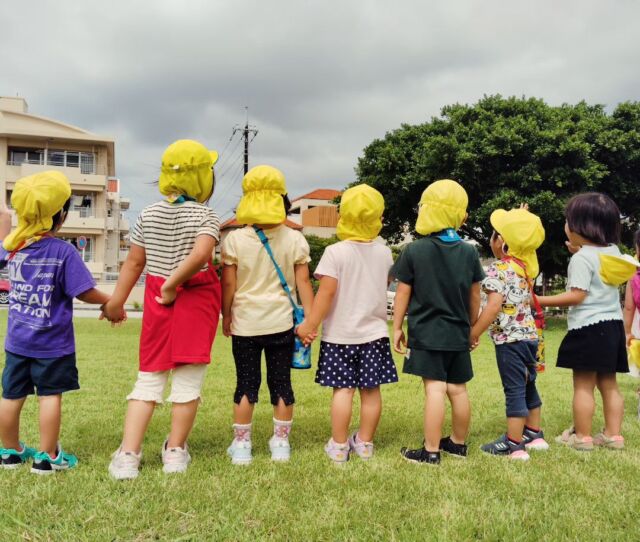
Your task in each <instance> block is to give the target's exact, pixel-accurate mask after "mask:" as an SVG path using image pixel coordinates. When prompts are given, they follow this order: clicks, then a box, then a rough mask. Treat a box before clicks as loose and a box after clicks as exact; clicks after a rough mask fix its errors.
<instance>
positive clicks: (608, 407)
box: [597, 373, 624, 437]
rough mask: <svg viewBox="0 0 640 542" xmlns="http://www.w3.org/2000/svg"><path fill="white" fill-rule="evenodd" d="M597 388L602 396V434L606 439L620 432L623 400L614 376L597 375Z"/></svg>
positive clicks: (613, 374)
mask: <svg viewBox="0 0 640 542" xmlns="http://www.w3.org/2000/svg"><path fill="white" fill-rule="evenodd" d="M597 386H598V390H600V394H601V395H602V406H603V410H604V434H605V435H606V436H607V437H613V436H615V435H619V434H620V433H621V432H622V418H623V417H624V399H623V398H622V394H621V393H620V390H619V389H618V382H617V380H616V374H615V373H612V374H599V375H598V376H597Z"/></svg>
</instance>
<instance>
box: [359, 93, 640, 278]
mask: <svg viewBox="0 0 640 542" xmlns="http://www.w3.org/2000/svg"><path fill="white" fill-rule="evenodd" d="M356 173H357V177H358V183H361V182H365V183H367V184H369V185H371V186H373V187H375V188H377V189H378V190H379V191H380V192H382V194H383V195H384V197H385V205H386V208H385V217H384V218H385V223H384V228H383V231H382V235H384V236H385V237H387V238H388V239H390V240H392V241H399V240H400V239H401V238H402V236H403V234H404V232H405V231H406V229H407V227H408V228H409V231H411V232H412V233H415V230H414V229H413V228H414V226H415V218H416V214H417V204H418V201H419V199H420V195H421V193H422V191H423V190H424V189H425V188H426V187H427V186H428V185H429V184H430V183H431V182H433V181H435V180H438V179H445V178H449V179H454V180H457V181H458V182H460V183H461V184H462V185H463V186H464V187H465V189H466V191H467V193H468V194H469V208H468V212H469V218H468V220H467V223H466V224H465V226H463V228H462V230H463V233H464V234H465V235H467V236H468V237H470V238H471V239H474V240H476V241H478V242H479V243H480V244H481V245H482V246H483V247H484V248H485V249H488V240H489V237H490V236H491V225H490V224H489V215H490V214H491V212H492V211H493V210H494V209H497V208H501V207H502V208H511V207H513V206H516V205H518V204H519V203H521V202H526V203H528V204H529V208H530V209H531V211H532V212H534V213H536V214H538V215H539V216H540V217H541V219H542V221H543V224H544V226H545V230H546V241H545V243H544V244H543V246H542V247H541V249H540V250H539V259H540V266H541V270H542V271H543V272H545V273H546V274H547V275H548V276H552V275H554V274H557V273H562V272H564V271H565V269H566V264H567V258H568V256H569V255H568V253H567V251H566V250H565V248H564V240H565V236H564V231H563V227H564V206H565V203H566V201H567V200H568V199H569V198H570V197H571V196H573V195H574V194H577V193H579V192H585V191H598V192H603V193H605V194H608V195H609V196H611V197H612V198H613V199H614V201H616V203H617V204H618V205H619V207H620V209H621V212H622V214H623V216H625V217H626V219H627V220H625V235H626V237H625V239H626V240H627V241H628V240H629V239H630V236H629V232H630V231H631V230H632V229H634V228H636V227H637V225H638V218H639V217H640V197H638V190H637V188H636V187H637V184H636V183H637V180H638V176H639V175H640V103H638V102H627V103H621V104H619V105H618V106H617V107H616V108H615V110H613V112H612V113H610V114H609V113H607V111H606V110H605V107H604V106H603V105H589V104H587V103H585V102H580V103H577V104H575V105H568V104H564V105H561V106H550V105H548V104H546V103H545V102H544V101H543V100H541V99H537V98H516V97H511V98H503V97H501V96H499V95H498V96H485V97H484V98H483V99H481V100H480V101H479V102H478V103H476V104H473V105H461V104H454V105H448V106H446V107H443V108H442V111H441V116H440V117H434V118H432V119H431V120H429V121H428V122H425V123H424V124H419V125H406V124H405V125H402V126H401V127H400V128H398V129H396V130H393V131H391V132H388V133H387V134H386V136H385V137H384V138H383V139H376V140H374V141H373V142H372V143H371V144H370V145H368V146H367V147H366V148H365V149H364V152H363V155H362V157H360V158H359V160H358V166H357V168H356ZM358 183H355V184H358Z"/></svg>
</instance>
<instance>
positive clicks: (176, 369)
mask: <svg viewBox="0 0 640 542" xmlns="http://www.w3.org/2000/svg"><path fill="white" fill-rule="evenodd" d="M217 159H218V154H217V153H216V152H215V151H211V152H210V151H208V150H207V149H206V148H205V147H204V146H203V145H202V144H200V143H198V142H197V141H192V140H179V141H176V142H175V143H172V144H171V145H169V147H167V149H166V150H165V152H164V154H163V156H162V167H161V172H160V179H159V183H158V184H159V189H160V193H161V194H163V195H164V196H166V199H165V200H163V201H160V202H158V203H153V204H151V205H149V206H148V207H146V208H145V209H143V210H142V213H140V216H139V217H138V220H137V221H136V224H135V226H134V228H133V230H132V232H131V248H130V250H129V255H128V256H127V259H126V261H125V263H124V265H123V266H122V270H121V271H120V277H119V279H118V283H117V284H116V288H115V291H114V293H113V297H112V298H111V300H110V301H109V303H107V305H106V307H105V310H104V314H105V316H106V317H107V318H108V319H109V320H111V321H112V322H113V321H118V315H119V314H121V312H122V307H123V305H124V303H125V302H126V300H127V297H128V296H129V293H130V292H131V289H132V288H133V286H134V285H135V283H136V281H137V280H138V278H139V277H140V274H141V273H142V270H143V269H144V267H145V264H146V266H147V276H146V280H145V291H144V314H143V318H142V332H141V335H140V371H139V373H138V379H137V381H136V383H135V386H134V388H133V391H132V392H131V393H130V394H129V396H128V397H127V400H128V401H129V404H128V408H127V415H126V418H125V423H124V435H123V437H122V443H121V445H120V447H119V448H118V450H117V451H116V452H115V453H114V454H113V458H112V461H111V464H110V465H109V473H110V474H111V476H113V477H114V478H116V479H128V478H136V477H137V476H138V469H139V466H140V459H141V457H142V441H143V439H144V435H145V432H146V430H147V426H148V424H149V422H150V421H151V417H152V415H153V411H154V408H155V406H156V405H159V404H161V403H162V399H163V392H164V389H165V386H166V384H167V380H168V378H169V374H170V373H171V375H172V382H171V394H170V395H169V398H168V401H170V402H171V403H173V406H172V409H171V432H170V433H169V436H168V437H167V439H166V440H165V441H164V444H163V445H162V451H161V454H162V463H163V469H162V470H163V471H164V472H165V473H180V472H184V471H185V470H186V469H187V467H188V465H189V462H190V461H191V456H190V455H189V451H188V446H187V438H188V436H189V433H190V432H191V429H192V427H193V423H194V421H195V417H196V413H197V410H198V405H199V403H200V396H201V391H202V384H203V382H204V376H205V371H206V369H207V365H208V364H209V363H210V362H211V345H212V344H213V339H214V338H215V334H216V329H217V325H218V315H219V313H220V282H219V281H218V276H217V274H216V272H215V270H214V268H213V266H212V263H211V259H212V254H213V251H214V248H215V245H216V242H217V241H218V238H219V221H218V217H217V216H216V214H215V213H214V212H213V210H212V209H210V208H209V207H207V206H206V203H207V202H208V200H209V198H210V197H211V195H212V194H213V188H214V182H215V176H214V174H213V165H214V164H215V162H216V160H217Z"/></svg>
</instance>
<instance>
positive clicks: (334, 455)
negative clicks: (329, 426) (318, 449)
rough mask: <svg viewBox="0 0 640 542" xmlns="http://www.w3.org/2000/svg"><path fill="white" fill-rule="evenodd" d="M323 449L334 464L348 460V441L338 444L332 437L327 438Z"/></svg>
mask: <svg viewBox="0 0 640 542" xmlns="http://www.w3.org/2000/svg"><path fill="white" fill-rule="evenodd" d="M324 451H325V452H327V455H328V456H329V459H331V461H333V463H334V464H335V465H344V464H345V463H346V462H347V461H349V452H350V451H351V448H350V446H349V441H347V442H345V443H344V444H338V443H337V442H336V441H335V440H333V439H332V438H330V439H329V442H327V444H326V445H325V447H324Z"/></svg>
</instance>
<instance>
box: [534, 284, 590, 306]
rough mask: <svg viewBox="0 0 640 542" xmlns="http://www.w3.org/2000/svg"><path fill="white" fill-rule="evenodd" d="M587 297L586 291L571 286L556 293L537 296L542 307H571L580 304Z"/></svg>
mask: <svg viewBox="0 0 640 542" xmlns="http://www.w3.org/2000/svg"><path fill="white" fill-rule="evenodd" d="M586 298H587V292H586V291H585V290H581V289H580V288H571V290H569V291H568V292H564V293H562V294H557V295H542V296H538V301H539V302H540V305H541V306H542V307H573V306H575V305H580V303H582V302H583V301H584V300H585V299H586Z"/></svg>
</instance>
